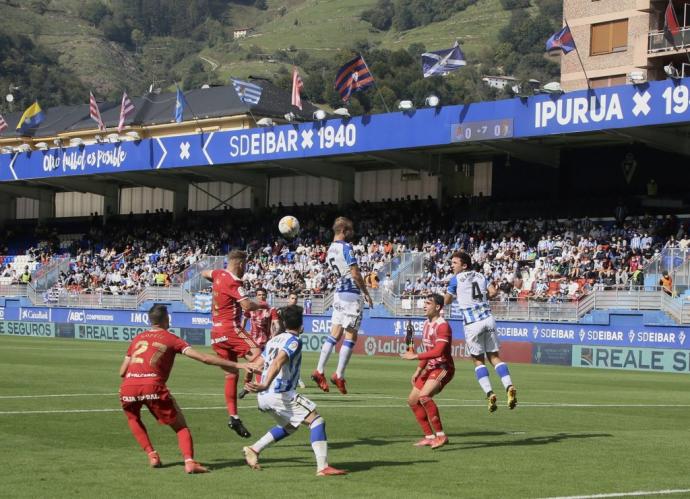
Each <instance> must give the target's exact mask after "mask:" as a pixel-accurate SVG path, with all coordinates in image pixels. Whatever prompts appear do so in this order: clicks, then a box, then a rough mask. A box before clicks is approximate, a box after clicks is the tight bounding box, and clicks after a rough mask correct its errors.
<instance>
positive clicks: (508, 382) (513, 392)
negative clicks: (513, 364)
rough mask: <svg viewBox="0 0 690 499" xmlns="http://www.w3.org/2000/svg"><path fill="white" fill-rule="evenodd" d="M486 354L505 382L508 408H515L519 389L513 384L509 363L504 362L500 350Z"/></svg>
mask: <svg viewBox="0 0 690 499" xmlns="http://www.w3.org/2000/svg"><path fill="white" fill-rule="evenodd" d="M486 356H487V357H488V359H489V362H491V365H493V366H494V369H495V370H496V374H498V375H499V377H500V378H501V383H503V388H505V390H506V394H507V395H508V408H509V409H515V407H516V406H517V403H518V402H517V389H516V388H515V386H514V385H513V379H512V378H511V376H510V370H509V369H508V364H506V363H505V362H503V361H502V360H501V357H500V356H499V353H498V351H496V352H487V354H486Z"/></svg>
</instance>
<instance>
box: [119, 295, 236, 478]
mask: <svg viewBox="0 0 690 499" xmlns="http://www.w3.org/2000/svg"><path fill="white" fill-rule="evenodd" d="M149 320H150V322H151V325H152V327H151V329H150V330H148V331H144V332H143V333H140V334H138V335H137V336H135V337H134V339H133V340H132V343H131V344H130V345H129V348H128V349H127V354H126V355H125V359H124V360H123V362H122V365H121V366H120V377H121V378H123V381H122V385H121V386H120V403H121V404H122V409H123V410H124V411H125V415H126V416H127V424H129V428H130V430H132V433H133V434H134V438H136V440H137V442H139V445H141V448H142V449H144V451H145V452H146V453H147V454H148V457H149V464H150V465H151V467H153V468H160V467H161V466H162V465H161V459H160V456H159V455H158V452H156V451H155V450H154V448H153V444H151V440H150V439H149V435H148V432H147V431H146V426H144V423H143V422H142V421H141V407H142V406H146V407H147V408H148V410H149V412H151V414H153V416H154V417H155V418H156V420H157V421H158V422H159V423H161V424H165V425H168V426H170V428H172V429H173V431H174V432H175V433H177V442H178V445H179V447H180V450H181V451H182V457H183V458H184V468H185V471H186V472H187V473H206V472H207V471H208V470H207V469H206V468H205V467H203V466H202V465H200V464H199V463H197V462H196V461H195V460H194V445H193V443H192V434H191V433H190V431H189V428H188V427H187V422H186V421H185V418H184V415H183V414H182V411H181V410H180V408H179V407H178V405H177V403H176V402H175V399H174V398H173V396H172V395H171V394H170V391H169V390H168V387H167V386H166V384H165V382H166V381H167V380H168V377H169V376H170V371H171V370H172V367H173V363H174V362H175V355H177V354H180V353H181V354H182V355H185V356H187V357H189V358H192V359H194V360H198V361H199V362H203V363H205V364H211V365H215V366H220V367H221V368H223V369H232V370H233V371H235V372H237V369H246V368H247V366H246V364H238V363H236V362H232V361H229V360H225V359H221V358H219V357H214V356H212V355H206V354H203V353H199V352H197V351H196V350H194V349H193V348H192V347H191V346H189V344H188V343H187V342H186V341H184V340H183V339H181V338H178V337H177V336H175V335H174V334H172V333H170V332H168V327H169V325H170V323H169V319H168V309H167V308H166V307H165V305H154V306H153V307H151V310H149Z"/></svg>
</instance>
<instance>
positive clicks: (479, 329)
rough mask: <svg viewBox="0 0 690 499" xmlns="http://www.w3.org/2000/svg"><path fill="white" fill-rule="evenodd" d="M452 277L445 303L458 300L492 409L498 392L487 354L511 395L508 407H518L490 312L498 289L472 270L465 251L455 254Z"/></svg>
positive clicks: (467, 345) (476, 369)
mask: <svg viewBox="0 0 690 499" xmlns="http://www.w3.org/2000/svg"><path fill="white" fill-rule="evenodd" d="M451 267H452V268H453V274H454V275H453V277H452V278H451V279H450V283H448V291H447V292H446V296H445V304H446V305H448V304H450V303H452V302H453V300H457V302H458V306H459V309H460V310H459V311H460V314H461V316H462V322H463V324H464V331H465V348H466V349H467V352H468V353H469V354H470V355H471V356H472V359H473V360H474V372H475V374H476V376H477V381H478V382H479V386H481V387H482V389H483V390H484V393H486V398H487V400H488V403H489V412H494V411H495V410H496V408H497V405H496V394H495V393H494V392H493V390H492V388H491V380H489V370H488V369H487V368H486V365H484V356H485V355H486V357H487V358H488V360H489V362H490V363H491V365H493V366H494V369H495V370H496V374H498V375H499V376H500V378H501V382H502V383H503V386H504V388H505V389H506V394H507V396H508V408H509V409H515V406H517V390H516V389H515V386H513V380H512V378H511V377H510V371H509V370H508V364H506V363H505V362H503V361H502V360H501V357H500V356H499V354H498V348H499V342H498V335H497V333H496V321H495V320H494V317H493V316H492V315H491V306H490V305H489V298H493V297H494V296H495V295H496V292H497V291H496V288H495V287H494V286H493V285H491V284H488V283H487V281H486V277H484V275H483V274H481V273H479V272H475V271H474V270H472V258H471V257H470V255H468V254H467V253H464V252H456V253H453V256H452V259H451Z"/></svg>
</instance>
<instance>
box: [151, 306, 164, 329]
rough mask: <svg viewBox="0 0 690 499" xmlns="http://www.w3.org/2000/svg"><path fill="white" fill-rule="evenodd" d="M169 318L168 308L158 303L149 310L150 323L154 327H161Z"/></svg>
mask: <svg viewBox="0 0 690 499" xmlns="http://www.w3.org/2000/svg"><path fill="white" fill-rule="evenodd" d="M167 317H168V307H166V306H165V305H161V304H160V303H156V304H155V305H154V306H153V307H151V309H150V310H149V322H150V323H151V324H153V325H154V326H160V325H161V324H162V323H163V321H164V320H165V319H167Z"/></svg>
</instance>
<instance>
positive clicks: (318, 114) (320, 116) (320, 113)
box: [312, 109, 326, 121]
mask: <svg viewBox="0 0 690 499" xmlns="http://www.w3.org/2000/svg"><path fill="white" fill-rule="evenodd" d="M312 117H313V118H314V119H315V120H318V121H321V120H325V119H326V111H324V110H323V109H317V110H316V111H314V114H313V115H312Z"/></svg>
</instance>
